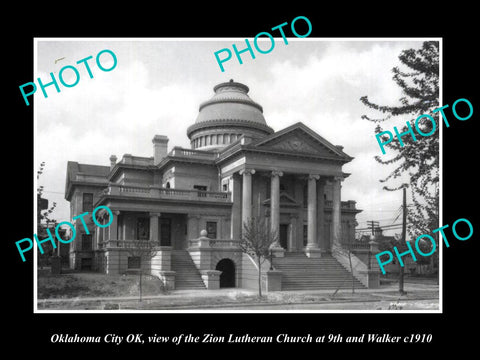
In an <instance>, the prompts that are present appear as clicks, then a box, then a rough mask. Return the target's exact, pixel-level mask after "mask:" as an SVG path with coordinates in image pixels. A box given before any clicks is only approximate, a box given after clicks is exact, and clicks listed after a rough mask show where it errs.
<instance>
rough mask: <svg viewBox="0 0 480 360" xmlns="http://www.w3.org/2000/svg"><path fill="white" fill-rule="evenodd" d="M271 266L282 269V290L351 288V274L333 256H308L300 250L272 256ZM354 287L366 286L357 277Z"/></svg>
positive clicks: (363, 287) (361, 287) (362, 287)
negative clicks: (281, 255) (283, 255)
mask: <svg viewBox="0 0 480 360" xmlns="http://www.w3.org/2000/svg"><path fill="white" fill-rule="evenodd" d="M273 266H274V267H275V269H277V270H280V271H282V290H321V289H328V290H330V289H351V288H352V275H351V273H350V272H349V271H347V270H346V269H345V268H344V267H343V266H342V265H341V264H340V263H339V262H338V261H337V260H336V259H335V258H334V257H333V256H331V255H329V254H322V257H321V258H308V257H307V256H306V255H305V254H304V253H302V252H295V253H288V252H286V253H285V257H283V258H274V259H273ZM354 285H355V289H365V288H366V287H365V286H364V285H363V284H362V283H361V282H360V281H358V280H357V279H355V280H354Z"/></svg>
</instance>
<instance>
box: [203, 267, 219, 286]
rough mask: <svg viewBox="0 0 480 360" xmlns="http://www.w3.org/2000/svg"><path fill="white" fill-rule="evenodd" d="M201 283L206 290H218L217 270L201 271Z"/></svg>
mask: <svg viewBox="0 0 480 360" xmlns="http://www.w3.org/2000/svg"><path fill="white" fill-rule="evenodd" d="M200 273H201V275H202V280H203V283H204V284H205V287H206V288H207V289H208V290H211V289H220V274H221V273H222V272H221V271H218V270H202V271H201V272H200Z"/></svg>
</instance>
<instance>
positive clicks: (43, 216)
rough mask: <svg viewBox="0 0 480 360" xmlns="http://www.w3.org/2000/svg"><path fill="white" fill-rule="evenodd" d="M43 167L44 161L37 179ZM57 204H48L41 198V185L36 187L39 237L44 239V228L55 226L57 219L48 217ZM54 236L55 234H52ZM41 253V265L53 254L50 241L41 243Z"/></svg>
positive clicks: (38, 177) (39, 255) (45, 234)
mask: <svg viewBox="0 0 480 360" xmlns="http://www.w3.org/2000/svg"><path fill="white" fill-rule="evenodd" d="M44 168H45V162H44V161H42V162H41V163H40V167H39V169H38V171H37V181H38V180H39V179H40V175H42V174H43V170H44ZM56 206H57V203H56V202H53V203H52V206H50V207H49V206H48V200H47V199H45V198H43V185H41V186H38V187H37V236H38V238H39V239H44V238H46V237H47V235H48V234H47V231H46V229H48V228H49V226H50V225H53V227H54V228H55V227H56V226H57V220H54V219H52V218H50V216H51V214H52V212H53V211H54V210H55V207H56ZM53 236H55V235H53ZM42 249H43V254H41V253H38V257H39V261H38V263H39V265H40V267H43V264H44V263H46V262H47V260H48V258H49V257H50V256H52V255H53V246H52V244H51V242H47V243H43V244H42Z"/></svg>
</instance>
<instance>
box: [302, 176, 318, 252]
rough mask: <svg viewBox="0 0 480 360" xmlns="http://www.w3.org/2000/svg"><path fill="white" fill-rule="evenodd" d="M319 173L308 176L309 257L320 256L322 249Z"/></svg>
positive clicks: (307, 249) (306, 249) (307, 250)
mask: <svg viewBox="0 0 480 360" xmlns="http://www.w3.org/2000/svg"><path fill="white" fill-rule="evenodd" d="M319 178H320V176H319V175H315V174H311V175H309V176H308V207H307V221H308V233H307V246H306V248H305V254H306V255H307V256H308V257H319V256H320V249H319V248H318V243H317V220H318V219H317V180H318V179H319Z"/></svg>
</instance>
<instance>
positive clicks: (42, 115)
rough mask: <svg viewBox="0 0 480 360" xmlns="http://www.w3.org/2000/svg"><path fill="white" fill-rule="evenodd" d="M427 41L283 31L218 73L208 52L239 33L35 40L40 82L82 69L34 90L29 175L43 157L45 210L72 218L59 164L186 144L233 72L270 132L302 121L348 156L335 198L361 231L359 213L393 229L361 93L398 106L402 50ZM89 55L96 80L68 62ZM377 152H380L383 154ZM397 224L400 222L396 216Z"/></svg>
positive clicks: (391, 200)
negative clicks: (161, 143) (351, 208)
mask: <svg viewBox="0 0 480 360" xmlns="http://www.w3.org/2000/svg"><path fill="white" fill-rule="evenodd" d="M424 40H426V39H417V38H411V39H408V38H407V39H368V38H367V39H363V40H358V39H355V40H351V39H321V38H303V39H297V38H288V45H286V44H285V43H284V41H283V39H282V38H281V37H280V38H276V41H275V46H274V48H273V50H272V51H271V52H269V53H268V54H260V53H259V52H257V51H255V49H254V52H255V59H252V57H251V56H250V55H249V53H248V52H246V53H243V54H242V60H243V64H240V63H239V62H238V61H237V59H236V58H235V55H233V56H232V59H231V60H229V61H227V62H225V63H223V66H224V68H225V71H224V72H222V71H221V70H220V67H219V66H218V64H217V62H216V59H215V56H214V53H215V51H218V50H221V49H223V48H229V49H230V50H231V51H232V52H233V50H232V44H236V45H237V48H238V49H243V48H245V39H244V38H231V39H228V38H227V39H225V38H221V39H220V38H219V39H212V38H206V39H201V40H199V39H155V40H153V39H151V38H148V39H135V38H127V39H115V38H112V39H94V38H85V39H67V38H62V39H47V38H37V39H36V43H35V45H36V61H35V66H36V68H35V70H34V73H35V76H34V77H35V82H36V83H37V85H38V82H37V80H36V79H37V78H40V79H41V80H42V82H43V83H44V84H46V83H48V82H50V81H51V79H50V75H49V74H50V72H53V73H54V75H55V76H56V78H57V79H58V74H59V72H60V70H61V69H62V68H63V67H65V66H67V65H72V66H75V68H76V69H77V70H78V72H79V74H80V80H79V82H78V84H77V85H75V86H73V87H64V86H63V85H62V84H61V83H59V86H60V90H61V91H60V92H59V93H57V92H56V90H55V88H54V86H49V87H47V88H46V91H47V94H48V98H45V97H44V96H43V94H42V92H41V90H40V88H39V89H38V90H37V93H36V94H35V95H34V101H35V105H34V112H35V131H36V141H35V158H34V163H35V169H34V174H35V176H36V171H37V170H38V168H39V166H40V163H41V162H42V161H44V162H45V163H46V165H45V169H44V172H43V174H42V175H41V177H40V179H39V181H38V185H43V186H44V196H45V197H46V198H47V199H49V201H50V203H52V202H54V201H55V202H56V203H57V207H56V209H55V211H54V213H52V216H51V217H52V218H55V219H56V220H57V221H70V220H71V216H74V215H71V214H70V213H69V204H68V202H67V201H66V200H65V199H64V191H65V177H66V166H67V161H77V162H80V163H87V164H96V165H104V166H108V165H109V164H110V161H109V157H110V155H112V154H115V155H116V156H117V158H118V159H121V157H122V156H123V154H132V155H135V156H146V157H150V156H153V145H152V142H151V140H152V138H153V136H154V135H156V134H159V135H167V136H168V138H169V150H171V149H172V147H173V146H182V147H186V148H190V143H189V140H188V137H187V135H186V130H187V128H188V126H190V125H191V124H193V123H194V121H195V119H196V117H197V115H198V106H199V105H200V103H201V102H203V101H205V100H208V99H210V98H211V97H212V96H213V94H214V92H213V87H214V86H215V85H216V84H218V83H221V82H225V81H229V80H230V79H234V80H235V81H237V82H241V83H244V84H246V85H247V86H248V87H249V88H250V92H249V96H250V97H251V98H252V100H254V101H255V102H257V103H259V104H260V105H262V107H263V114H264V116H265V119H266V121H267V124H268V125H269V126H270V127H272V128H273V129H274V130H275V131H278V130H281V129H283V128H285V127H287V126H289V125H292V124H294V123H296V122H299V121H300V122H303V123H304V124H305V125H306V126H308V127H310V128H311V129H312V130H314V131H316V132H317V133H318V134H320V135H321V136H322V137H324V138H326V139H327V140H328V141H330V142H331V143H333V144H334V145H342V146H344V149H343V150H344V152H346V153H347V154H348V155H350V156H352V157H354V160H353V161H351V162H350V163H348V164H346V165H344V167H343V171H344V172H346V173H350V174H351V175H350V176H349V177H348V178H346V179H345V181H344V182H343V183H342V200H343V201H346V200H355V201H356V202H357V208H359V209H362V210H363V211H362V212H361V213H360V214H359V215H357V222H358V224H359V225H358V228H364V227H366V221H367V220H376V221H379V222H380V225H389V224H392V222H393V220H394V218H395V217H396V216H397V215H398V209H399V207H400V205H401V202H402V194H401V192H399V191H398V192H387V191H385V190H383V189H382V187H383V184H381V183H380V182H379V179H381V178H384V177H386V176H387V175H388V174H389V173H390V171H391V170H392V167H388V166H385V165H381V164H378V163H377V162H376V161H375V160H374V156H375V155H381V150H380V147H379V145H378V143H377V141H376V139H375V136H374V127H375V124H374V123H371V122H369V121H366V120H362V119H361V116H362V115H363V114H367V115H371V116H374V117H375V116H376V117H378V116H379V114H378V113H375V112H372V110H371V109H368V108H367V107H365V106H364V105H363V104H362V103H361V102H360V100H359V99H360V97H362V96H364V95H368V97H369V99H370V101H372V102H374V103H377V104H380V105H395V104H399V98H400V97H401V96H402V93H401V90H400V88H399V87H398V86H397V85H396V84H395V82H394V81H393V80H392V76H393V73H392V68H393V67H395V66H400V61H399V60H398V56H399V54H400V53H401V51H402V50H405V49H411V48H413V49H417V48H420V47H421V46H422V43H423V41H424ZM252 41H253V39H250V42H252ZM261 41H262V40H261ZM266 41H267V43H262V42H259V46H260V47H261V48H262V49H268V47H269V46H270V40H268V39H267V40H266ZM105 49H108V50H111V51H113V53H114V54H115V56H116V58H117V65H116V67H115V68H114V69H113V70H111V71H108V72H104V71H102V70H101V69H100V68H98V66H97V64H96V62H95V59H96V57H97V54H98V53H99V52H101V51H102V50H105ZM88 56H92V59H91V60H88V64H89V66H90V69H91V72H92V75H93V78H90V77H89V75H88V73H87V70H86V68H85V66H84V64H76V63H77V61H79V60H82V59H85V58H86V57H88ZM99 60H100V64H101V65H102V66H103V67H104V68H110V67H112V66H113V60H112V57H111V56H110V55H109V54H108V53H103V54H102V55H101V57H100V58H99ZM63 78H64V80H65V82H66V83H67V84H72V83H74V81H75V77H74V73H73V71H72V70H71V69H66V70H65V71H64V72H63ZM57 81H58V80H57ZM405 121H406V119H402V118H394V119H392V120H390V121H389V123H388V124H385V127H386V128H387V129H390V130H392V129H393V126H402V125H404V124H405ZM382 156H384V157H388V152H387V155H382ZM403 180H406V179H403ZM400 181H402V180H400ZM75 215H76V214H75ZM400 221H401V217H399V218H398V219H397V221H396V223H400ZM396 232H398V233H399V232H400V230H396ZM390 233H392V232H390ZM392 234H393V233H392Z"/></svg>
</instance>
